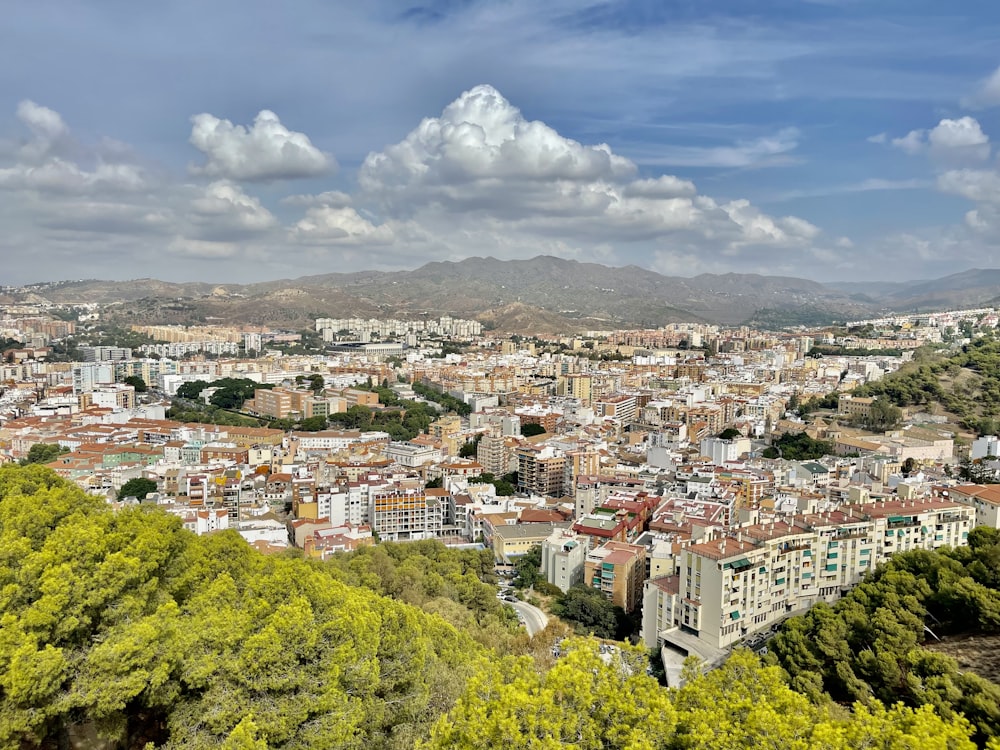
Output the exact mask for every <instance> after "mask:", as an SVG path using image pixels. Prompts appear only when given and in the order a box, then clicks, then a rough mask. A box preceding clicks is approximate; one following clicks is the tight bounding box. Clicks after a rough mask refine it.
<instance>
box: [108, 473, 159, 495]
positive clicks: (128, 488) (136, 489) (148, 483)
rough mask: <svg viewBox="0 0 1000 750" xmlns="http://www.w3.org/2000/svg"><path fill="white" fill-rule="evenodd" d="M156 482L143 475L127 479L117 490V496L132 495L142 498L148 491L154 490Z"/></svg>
mask: <svg viewBox="0 0 1000 750" xmlns="http://www.w3.org/2000/svg"><path fill="white" fill-rule="evenodd" d="M156 489H157V488H156V482H154V481H153V480H152V479H146V478H145V477H136V478H135V479H129V480H128V481H127V482H125V484H123V485H122V488H121V489H120V490H118V497H134V498H138V499H139V500H144V499H145V498H146V495H148V494H149V493H150V492H156Z"/></svg>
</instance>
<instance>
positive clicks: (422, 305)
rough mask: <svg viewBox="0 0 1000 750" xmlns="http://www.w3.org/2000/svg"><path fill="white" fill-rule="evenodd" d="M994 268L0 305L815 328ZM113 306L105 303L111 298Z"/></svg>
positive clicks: (553, 325) (374, 286) (172, 293)
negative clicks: (935, 273) (937, 273)
mask: <svg viewBox="0 0 1000 750" xmlns="http://www.w3.org/2000/svg"><path fill="white" fill-rule="evenodd" d="M998 298H1000V269H985V270H984V269H972V270H969V271H964V272H961V273H956V274H953V275H951V276H946V277H944V278H941V279H935V280H919V281H911V282H884V283H883V282H867V281H858V282H837V283H829V284H821V283H819V282H816V281H810V280H807V279H800V278H793V277H784V276H761V275H756V274H736V273H729V274H702V275H700V276H695V277H692V278H683V277H677V276H664V275H661V274H658V273H655V272H653V271H650V270H648V269H645V268H640V267H638V266H634V265H631V266H624V267H613V266H604V265H600V264H597V263H580V262H578V261H574V260H565V259H562V258H556V257H551V256H538V257H535V258H531V259H529V260H507V261H504V260H497V259H496V258H489V257H488V258H467V259H465V260H462V261H457V262H451V261H443V262H434V263H428V264H426V265H424V266H421V267H420V268H417V269H416V270H413V271H391V272H384V271H361V272H356V273H328V274H322V275H315V276H303V277H301V278H297V279H283V280H276V281H268V282H263V283H256V284H208V283H202V282H191V283H172V282H164V281H158V280H155V279H138V280H132V281H124V282H123V281H98V280H87V281H67V282H52V283H45V284H36V285H33V286H30V287H21V288H10V287H7V288H5V289H4V290H3V291H2V292H0V303H7V304H11V303H18V302H21V303H26V302H36V303H37V302H41V303H46V302H47V303H50V304H54V305H69V304H73V303H86V302H92V303H101V304H111V305H113V307H112V316H113V317H114V319H116V320H117V321H118V322H122V323H125V322H131V323H188V324H190V323H196V322H220V323H250V324H259V325H271V326H285V327H298V328H301V327H306V326H309V325H310V324H311V321H312V320H313V319H314V318H316V317H334V318H340V317H378V318H387V317H400V318H421V317H437V316H440V315H444V314H448V315H453V316H456V317H466V318H475V319H478V320H481V321H482V322H483V323H484V324H485V325H487V326H488V327H490V328H495V329H498V330H507V331H516V332H534V333H558V332H567V333H568V332H572V331H575V330H583V329H595V328H597V329H608V328H619V327H655V326H662V325H665V324H667V323H674V322H706V323H718V324H724V325H735V324H742V323H747V324H754V325H760V326H764V327H777V326H780V325H794V324H805V325H820V324H824V323H829V322H834V321H841V322H843V321H846V320H852V319H859V318H867V317H872V316H876V315H882V314H887V313H890V312H893V311H900V312H913V311H917V310H919V311H928V310H940V309H948V308H960V307H964V308H968V307H974V306H980V305H988V304H992V303H993V302H994V301H996V300H997V299H998ZM115 303H117V304H115Z"/></svg>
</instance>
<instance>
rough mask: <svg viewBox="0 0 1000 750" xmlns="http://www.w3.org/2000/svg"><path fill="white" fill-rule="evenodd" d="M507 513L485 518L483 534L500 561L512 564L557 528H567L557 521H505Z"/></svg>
mask: <svg viewBox="0 0 1000 750" xmlns="http://www.w3.org/2000/svg"><path fill="white" fill-rule="evenodd" d="M506 515H507V514H501V513H497V514H490V515H487V516H485V518H484V519H483V535H484V536H485V537H486V539H487V541H488V542H489V543H490V544H491V545H492V547H493V555H494V557H495V558H496V560H497V562H498V563H502V564H505V565H510V563H511V561H512V560H514V559H515V558H518V557H521V556H522V555H526V554H527V553H528V551H529V550H530V549H531V548H532V547H535V546H539V545H541V544H542V542H544V541H545V540H546V539H548V538H549V536H550V535H551V534H552V532H553V531H554V530H555V529H557V528H565V525H564V524H556V523H509V524H508V523H504V521H503V520H502V517H503V516H506Z"/></svg>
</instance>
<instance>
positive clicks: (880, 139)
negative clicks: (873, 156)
mask: <svg viewBox="0 0 1000 750" xmlns="http://www.w3.org/2000/svg"><path fill="white" fill-rule="evenodd" d="M888 138H889V137H888V136H887V135H886V134H885V133H876V134H875V135H870V136H868V137H867V138H865V140H866V141H868V142H869V143H879V144H882V143H885V142H886V141H887V140H888Z"/></svg>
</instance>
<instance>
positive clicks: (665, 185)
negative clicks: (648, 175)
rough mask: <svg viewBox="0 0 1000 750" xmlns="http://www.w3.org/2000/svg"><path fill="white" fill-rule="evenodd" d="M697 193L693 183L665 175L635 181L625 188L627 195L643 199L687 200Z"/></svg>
mask: <svg viewBox="0 0 1000 750" xmlns="http://www.w3.org/2000/svg"><path fill="white" fill-rule="evenodd" d="M697 192H698V191H697V190H696V189H695V186H694V183H693V182H690V181H689V180H681V179H679V178H677V177H674V176H673V175H667V174H665V175H663V176H662V177H656V178H654V179H648V180H635V181H634V182H631V183H629V184H628V185H627V186H626V188H625V193H626V194H627V195H637V196H642V197H644V198H681V197H685V198H687V197H691V196H693V195H696V194H697Z"/></svg>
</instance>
